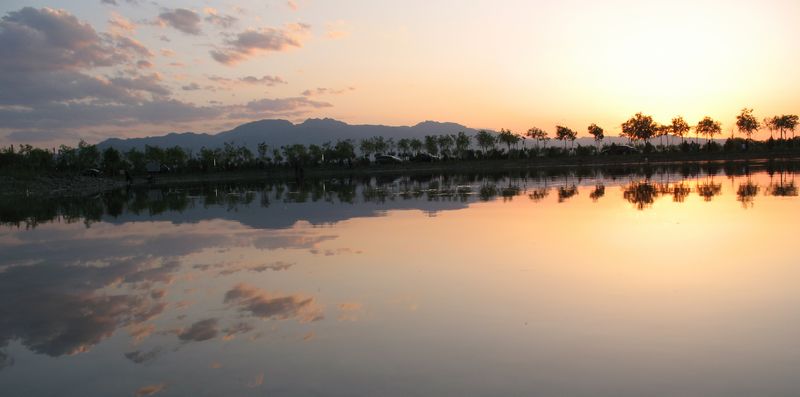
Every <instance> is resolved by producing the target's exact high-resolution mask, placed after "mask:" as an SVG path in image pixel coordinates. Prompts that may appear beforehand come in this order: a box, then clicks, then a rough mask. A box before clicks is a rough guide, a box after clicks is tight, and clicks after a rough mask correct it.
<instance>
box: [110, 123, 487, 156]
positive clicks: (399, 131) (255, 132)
mask: <svg viewBox="0 0 800 397" xmlns="http://www.w3.org/2000/svg"><path fill="white" fill-rule="evenodd" d="M459 131H464V132H465V133H467V134H470V135H473V134H475V133H477V132H478V130H476V129H473V128H469V127H465V126H463V125H461V124H457V123H440V122H436V121H424V122H422V123H419V124H417V125H414V126H386V125H351V124H347V123H344V122H341V121H338V120H334V119H329V118H325V119H308V120H306V121H304V122H302V123H299V124H293V123H292V122H290V121H287V120H259V121H253V122H250V123H246V124H242V125H240V126H238V127H236V128H234V129H232V130H229V131H223V132H219V133H217V134H203V133H194V132H184V133H175V132H173V133H170V134H167V135H162V136H150V137H145V138H128V139H121V138H110V139H107V140H105V141H102V142H100V143H99V144H98V147H99V148H101V149H105V148H107V147H114V148H115V149H118V150H128V149H130V148H134V147H135V148H138V149H144V146H145V145H150V146H159V147H173V146H180V147H182V148H184V149H190V150H194V151H197V150H199V149H200V148H202V147H204V146H205V147H208V148H215V147H221V146H222V145H223V144H224V143H225V142H233V143H234V144H236V145H244V146H247V147H248V148H250V149H253V150H255V148H256V147H257V145H258V144H259V143H260V142H265V143H266V144H267V145H269V146H270V147H272V148H277V147H280V146H285V145H291V144H295V143H301V144H304V145H309V144H317V145H321V144H322V143H325V142H328V141H330V142H333V143H335V142H336V141H337V140H342V139H352V140H354V141H356V142H358V141H359V140H361V139H364V138H370V137H373V136H382V137H385V138H394V139H395V141H396V140H398V139H401V138H418V139H423V138H424V137H425V135H439V134H456V133H458V132H459Z"/></svg>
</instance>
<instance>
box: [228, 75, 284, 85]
mask: <svg viewBox="0 0 800 397" xmlns="http://www.w3.org/2000/svg"><path fill="white" fill-rule="evenodd" d="M239 81H241V82H244V83H247V84H263V85H266V86H269V87H271V86H274V85H276V84H287V82H286V80H284V79H282V78H280V77H278V76H267V75H264V76H262V77H255V76H244V77H242V78H240V79H239Z"/></svg>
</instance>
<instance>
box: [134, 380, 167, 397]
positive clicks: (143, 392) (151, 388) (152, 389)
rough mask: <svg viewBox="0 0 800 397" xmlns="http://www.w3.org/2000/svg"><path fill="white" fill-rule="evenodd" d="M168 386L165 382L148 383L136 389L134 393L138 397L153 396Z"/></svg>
mask: <svg viewBox="0 0 800 397" xmlns="http://www.w3.org/2000/svg"><path fill="white" fill-rule="evenodd" d="M166 388H167V385H166V384H164V383H159V384H157V385H148V386H144V387H140V388H139V389H137V390H136V392H135V393H134V394H135V395H136V397H142V396H152V395H153V394H156V393H160V392H162V391H164V390H166Z"/></svg>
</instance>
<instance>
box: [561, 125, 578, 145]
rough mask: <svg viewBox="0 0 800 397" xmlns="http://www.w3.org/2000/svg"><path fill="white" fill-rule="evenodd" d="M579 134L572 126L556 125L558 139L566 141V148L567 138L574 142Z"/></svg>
mask: <svg viewBox="0 0 800 397" xmlns="http://www.w3.org/2000/svg"><path fill="white" fill-rule="evenodd" d="M577 136H578V133H577V132H575V131H574V130H572V129H570V128H567V127H564V126H561V125H557V126H556V139H558V140H559V141H564V150H566V149H567V140H569V141H572V142H574V141H575V138H576V137H577Z"/></svg>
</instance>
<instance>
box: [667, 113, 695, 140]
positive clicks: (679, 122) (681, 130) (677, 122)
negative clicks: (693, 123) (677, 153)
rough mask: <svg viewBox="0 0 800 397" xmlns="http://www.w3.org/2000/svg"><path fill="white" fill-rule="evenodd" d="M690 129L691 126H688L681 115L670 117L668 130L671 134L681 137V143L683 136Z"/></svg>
mask: <svg viewBox="0 0 800 397" xmlns="http://www.w3.org/2000/svg"><path fill="white" fill-rule="evenodd" d="M690 129H691V127H689V124H688V123H686V121H685V120H684V119H683V117H681V116H678V117H674V118H673V119H672V124H671V125H670V130H671V131H672V134H673V135H675V136H679V137H681V143H683V142H685V140H684V137H685V136H686V134H688V133H689V130H690Z"/></svg>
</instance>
